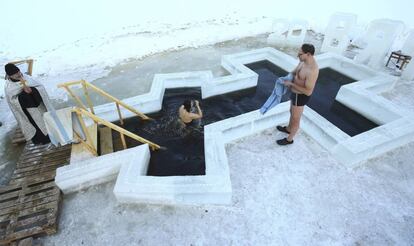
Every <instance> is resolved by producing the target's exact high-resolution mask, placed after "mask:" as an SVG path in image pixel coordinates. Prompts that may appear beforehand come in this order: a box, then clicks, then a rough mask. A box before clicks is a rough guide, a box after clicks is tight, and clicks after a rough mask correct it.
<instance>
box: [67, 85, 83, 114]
mask: <svg viewBox="0 0 414 246" xmlns="http://www.w3.org/2000/svg"><path fill="white" fill-rule="evenodd" d="M62 87H63V88H65V89H66V90H67V91H68V92H69V94H70V95H71V96H72V97H73V98H74V99H75V101H76V102H77V103H78V105H79V107H81V108H83V109H86V106H85V104H83V102H82V101H81V100H80V98H79V97H78V96H76V95H75V94H74V93H73V92H72V90H71V89H70V88H69V87H68V86H66V85H63V86H62Z"/></svg>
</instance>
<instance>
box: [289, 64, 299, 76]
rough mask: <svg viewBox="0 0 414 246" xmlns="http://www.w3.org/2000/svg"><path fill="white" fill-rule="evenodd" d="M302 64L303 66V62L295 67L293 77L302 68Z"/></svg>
mask: <svg viewBox="0 0 414 246" xmlns="http://www.w3.org/2000/svg"><path fill="white" fill-rule="evenodd" d="M301 64H302V62H299V64H298V65H297V66H296V67H295V69H293V71H292V72H291V73H292V74H293V75H295V74H296V73H297V72H298V70H299V67H300V65H301Z"/></svg>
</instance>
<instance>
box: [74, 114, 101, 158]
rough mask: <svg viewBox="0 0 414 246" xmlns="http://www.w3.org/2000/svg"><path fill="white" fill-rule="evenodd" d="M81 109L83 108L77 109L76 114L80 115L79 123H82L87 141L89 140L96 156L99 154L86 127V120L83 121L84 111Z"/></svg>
mask: <svg viewBox="0 0 414 246" xmlns="http://www.w3.org/2000/svg"><path fill="white" fill-rule="evenodd" d="M80 110H82V109H77V110H76V115H77V116H78V119H79V123H80V124H81V127H82V129H83V131H84V132H85V135H86V142H88V145H89V146H91V147H92V150H93V151H92V154H94V155H95V156H98V152H97V151H96V149H95V146H94V145H93V142H92V139H91V136H90V135H89V132H88V129H87V128H86V125H85V122H84V121H83V118H82V113H81V112H82V111H80ZM86 112H87V111H86ZM88 113H89V112H88Z"/></svg>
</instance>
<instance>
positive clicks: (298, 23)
mask: <svg viewBox="0 0 414 246" xmlns="http://www.w3.org/2000/svg"><path fill="white" fill-rule="evenodd" d="M308 27H309V23H308V22H307V21H306V20H299V19H298V20H292V21H291V22H290V25H289V31H288V34H287V37H286V46H290V47H297V46H300V45H302V44H303V41H304V40H305V36H306V32H307V31H308Z"/></svg>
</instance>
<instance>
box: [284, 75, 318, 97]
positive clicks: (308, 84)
mask: <svg viewBox="0 0 414 246" xmlns="http://www.w3.org/2000/svg"><path fill="white" fill-rule="evenodd" d="M317 78H318V72H317V71H316V72H313V73H311V74H309V76H308V77H306V79H305V86H300V85H298V84H295V83H292V82H289V81H288V82H287V86H290V87H292V88H293V89H295V90H296V91H299V92H300V93H302V94H305V95H307V96H310V95H311V94H312V92H313V89H314V88H315V84H316V80H317Z"/></svg>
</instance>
